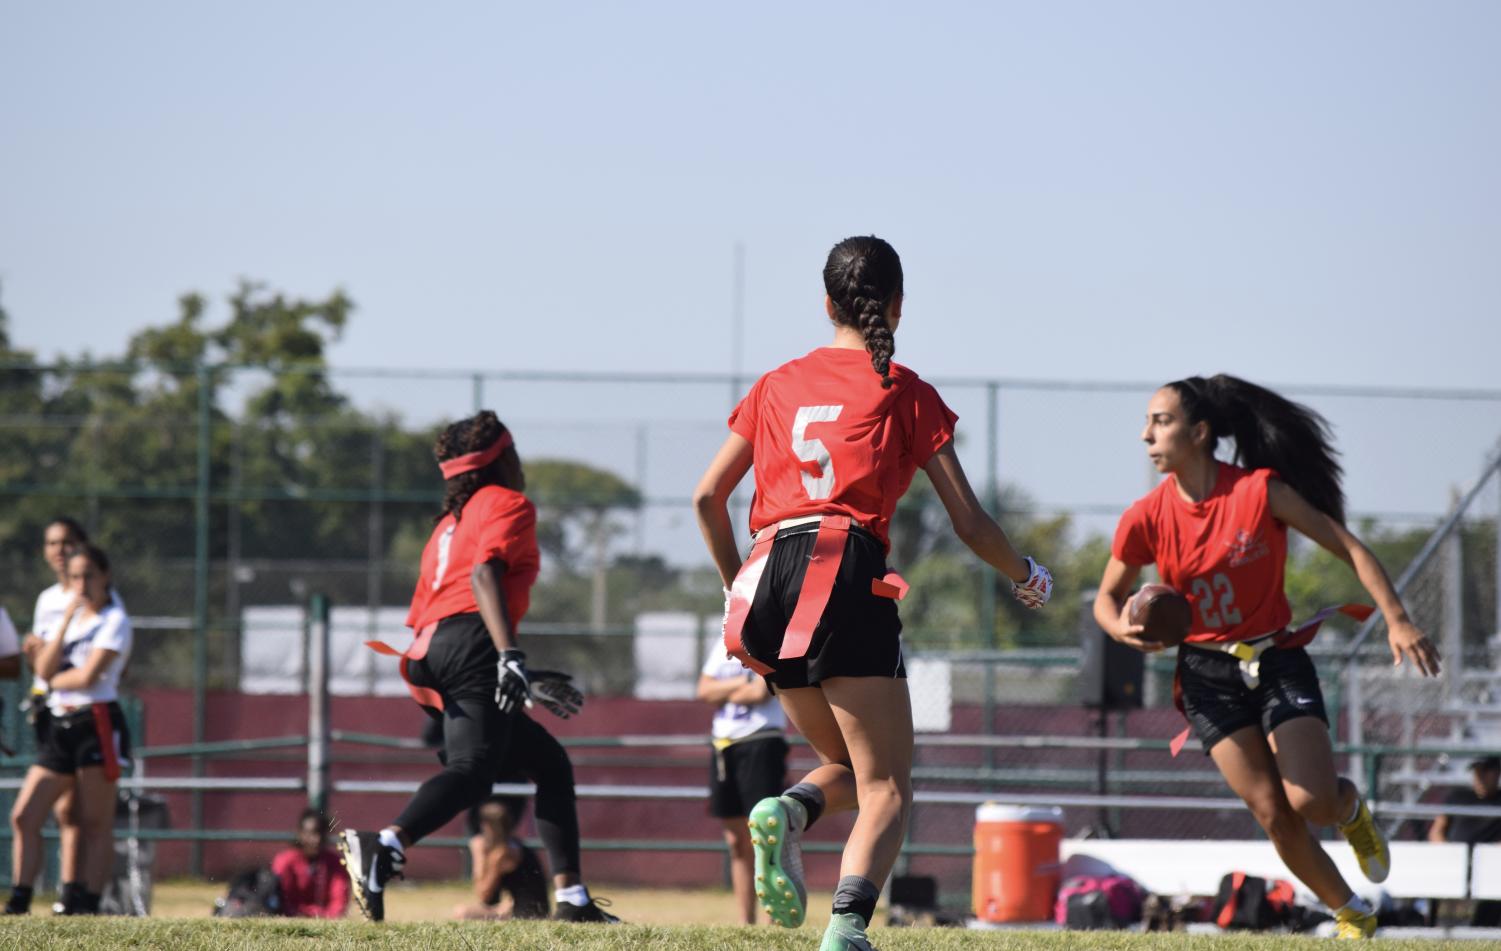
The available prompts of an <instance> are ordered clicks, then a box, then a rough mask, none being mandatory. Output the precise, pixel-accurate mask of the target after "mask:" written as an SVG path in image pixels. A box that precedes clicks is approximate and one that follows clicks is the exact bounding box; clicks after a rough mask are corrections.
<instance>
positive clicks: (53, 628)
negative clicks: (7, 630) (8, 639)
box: [0, 582, 125, 694]
mask: <svg viewBox="0 0 1501 951" xmlns="http://www.w3.org/2000/svg"><path fill="white" fill-rule="evenodd" d="M72 600H73V592H71V591H69V590H68V589H67V588H65V587H63V585H62V583H61V582H59V583H57V584H54V585H52V586H51V587H50V588H47V589H45V590H43V591H42V593H41V594H39V595H37V596H36V608H34V609H33V610H32V612H31V633H33V634H35V635H36V636H37V637H40V638H41V639H42V640H44V641H50V640H52V635H53V634H55V633H57V626H58V625H59V624H61V623H62V622H63V615H64V614H67V613H68V604H69V603H70V602H71V601H72ZM109 603H110V605H111V606H113V607H117V608H122V609H123V608H124V607H125V602H124V601H121V600H120V595H119V594H117V593H116V592H115V591H114V589H110V592H109ZM3 656H5V655H4V654H3V653H0V657H3ZM31 692H32V693H34V694H43V693H46V692H47V681H45V680H43V679H42V678H40V677H36V678H34V679H33V680H32V681H31Z"/></svg>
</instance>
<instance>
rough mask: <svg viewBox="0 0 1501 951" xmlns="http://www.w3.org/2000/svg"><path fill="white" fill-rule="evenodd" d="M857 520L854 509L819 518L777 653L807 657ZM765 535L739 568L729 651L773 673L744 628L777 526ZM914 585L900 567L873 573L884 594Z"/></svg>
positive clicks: (728, 619)
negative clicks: (755, 654) (753, 649)
mask: <svg viewBox="0 0 1501 951" xmlns="http://www.w3.org/2000/svg"><path fill="white" fill-rule="evenodd" d="M853 524H854V522H853V520H851V519H850V517H849V516H848V515H825V516H824V517H823V520H822V521H821V522H819V524H818V537H817V538H815V539H814V540H813V551H812V553H811V554H810V555H809V557H808V567H807V568H806V569H805V570H804V572H803V584H802V588H801V589H800V590H799V591H798V595H797V604H796V605H794V606H793V609H792V617H791V619H790V620H788V622H787V630H786V632H785V633H784V634H783V636H782V649H781V650H780V651H779V652H778V653H777V657H778V658H779V659H782V660H796V659H797V658H799V657H805V656H807V653H808V647H809V645H810V644H811V643H812V641H813V631H814V630H815V629H816V628H817V627H818V622H819V620H820V619H822V618H823V612H824V609H825V608H827V607H828V606H829V596H830V595H831V594H832V593H833V591H834V580H835V579H836V578H837V577H838V576H839V566H840V565H841V564H843V562H844V548H845V541H846V540H847V539H848V538H849V532H850V528H851V526H852V525H853ZM761 535H762V537H760V538H758V539H757V540H756V544H755V545H754V546H753V547H752V548H751V553H750V557H749V558H747V559H746V560H745V563H744V564H743V565H741V566H740V571H739V572H737V573H736V574H735V581H734V583H733V584H731V585H730V603H729V607H728V610H727V611H726V612H725V623H724V647H725V651H726V652H728V653H729V655H730V656H731V657H733V658H735V659H736V660H738V661H740V663H741V664H743V665H745V666H746V667H748V668H749V669H751V670H753V671H755V672H756V673H758V674H761V675H763V676H764V675H766V674H769V673H771V668H770V667H769V666H767V665H766V664H763V663H761V662H760V661H758V660H756V659H755V658H754V657H752V656H751V655H750V652H749V651H747V650H746V648H745V641H744V638H743V636H742V635H743V634H744V632H745V621H746V618H748V617H749V616H750V610H751V604H752V603H753V602H754V601H755V598H756V589H757V588H758V587H759V586H760V584H761V573H762V572H763V571H765V569H766V560H767V558H768V557H769V556H770V554H771V547H772V544H773V543H774V542H775V541H776V535H777V533H776V531H775V529H774V527H768V529H763V530H762V533H761ZM907 590H908V585H907V582H906V580H905V579H904V578H902V576H901V575H899V574H897V573H896V572H895V571H892V572H888V573H887V574H886V576H885V577H884V578H872V579H871V581H870V593H871V594H873V595H875V596H876V597H880V598H892V599H894V600H897V601H900V600H901V599H902V598H905V597H906V596H907Z"/></svg>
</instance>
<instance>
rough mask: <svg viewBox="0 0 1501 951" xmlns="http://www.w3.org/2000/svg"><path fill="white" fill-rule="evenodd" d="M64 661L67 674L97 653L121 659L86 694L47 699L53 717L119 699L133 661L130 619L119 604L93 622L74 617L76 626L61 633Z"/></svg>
mask: <svg viewBox="0 0 1501 951" xmlns="http://www.w3.org/2000/svg"><path fill="white" fill-rule="evenodd" d="M62 636H63V660H62V666H61V667H60V668H58V672H59V673H61V672H62V671H64V670H71V669H73V668H78V667H83V666H84V665H85V664H87V663H88V660H89V655H90V654H92V653H93V652H94V651H95V650H99V649H101V648H102V649H103V650H109V651H114V652H115V653H116V654H117V655H118V656H116V657H115V658H114V660H111V661H110V662H109V663H108V664H107V665H105V668H104V676H102V677H100V678H99V680H98V681H97V682H96V683H95V684H94V686H92V687H89V688H87V689H84V690H54V691H52V692H51V693H50V694H48V695H47V706H48V707H50V708H51V710H52V712H53V714H55V715H60V714H62V713H65V712H67V709H68V708H70V707H82V706H87V705H89V704H91V703H109V702H110V701H111V700H114V699H116V697H117V696H118V695H119V689H120V674H121V673H122V672H123V671H124V670H125V662H126V661H128V660H129V659H130V647H131V643H132V641H133V640H134V636H133V634H132V631H131V628H130V618H129V616H127V615H126V613H125V608H123V607H122V606H121V605H120V604H119V602H118V601H114V602H112V603H111V604H110V605H109V607H107V608H105V609H104V610H103V611H101V612H100V613H98V614H96V615H94V616H93V617H91V618H88V619H84V618H81V617H77V616H75V617H74V618H73V623H72V624H70V625H68V629H67V630H66V631H64V632H62Z"/></svg>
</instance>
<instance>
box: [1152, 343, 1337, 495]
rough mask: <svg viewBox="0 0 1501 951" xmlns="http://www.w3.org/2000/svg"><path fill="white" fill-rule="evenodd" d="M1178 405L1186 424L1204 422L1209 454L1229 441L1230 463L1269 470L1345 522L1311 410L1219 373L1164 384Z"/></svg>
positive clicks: (1325, 444)
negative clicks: (1232, 452)
mask: <svg viewBox="0 0 1501 951" xmlns="http://www.w3.org/2000/svg"><path fill="white" fill-rule="evenodd" d="M1167 385H1168V386H1169V387H1172V389H1173V390H1174V391H1175V392H1176V393H1177V394H1178V399H1179V400H1180V401H1182V403H1183V414H1184V415H1185V416H1186V417H1187V418H1188V422H1189V423H1190V424H1193V423H1197V422H1201V421H1202V422H1206V423H1208V424H1209V451H1210V453H1211V454H1212V453H1213V452H1214V447H1215V446H1216V445H1217V444H1218V443H1219V441H1220V439H1222V438H1228V439H1233V440H1235V460H1234V461H1235V462H1236V463H1237V464H1238V465H1241V466H1244V467H1245V468H1247V469H1275V470H1277V475H1278V476H1279V477H1280V478H1281V479H1282V481H1283V482H1286V483H1287V484H1288V485H1290V486H1292V487H1293V488H1294V489H1296V490H1297V492H1298V494H1299V495H1301V496H1303V498H1305V499H1307V500H1308V503H1309V504H1310V505H1312V506H1313V507H1314V508H1316V509H1318V510H1319V511H1320V512H1323V513H1324V514H1325V515H1328V516H1330V517H1331V518H1333V519H1334V520H1335V521H1337V522H1341V523H1343V522H1344V520H1345V493H1344V490H1343V489H1342V488H1341V487H1340V477H1341V475H1342V474H1343V471H1344V470H1343V469H1342V468H1341V467H1340V464H1339V453H1338V452H1337V451H1336V450H1335V448H1334V444H1333V439H1332V436H1331V435H1330V431H1329V421H1328V420H1326V419H1324V417H1323V416H1320V415H1319V414H1318V413H1317V412H1316V411H1314V410H1312V409H1309V408H1308V407H1307V406H1304V405H1303V404H1301V403H1294V402H1293V401H1292V400H1290V399H1288V398H1287V397H1285V396H1282V395H1281V394H1280V393H1274V392H1273V391H1271V390H1269V389H1267V388H1266V387H1264V386H1257V385H1256V384H1255V383H1250V382H1247V381H1246V380H1242V379H1241V378H1240V377H1236V376H1230V375H1229V374H1227V373H1219V374H1216V375H1214V376H1211V377H1209V378H1207V379H1206V378H1204V377H1202V376H1191V377H1187V378H1185V379H1182V380H1175V381H1173V382H1172V383H1169V384H1167Z"/></svg>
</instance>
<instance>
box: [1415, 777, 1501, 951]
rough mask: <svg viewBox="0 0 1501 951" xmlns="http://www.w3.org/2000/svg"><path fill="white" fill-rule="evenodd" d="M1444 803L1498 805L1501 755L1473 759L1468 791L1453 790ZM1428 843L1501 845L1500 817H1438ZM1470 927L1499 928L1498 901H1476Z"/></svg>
mask: <svg viewBox="0 0 1501 951" xmlns="http://www.w3.org/2000/svg"><path fill="white" fill-rule="evenodd" d="M1445 804H1446V805H1450V806H1501V756H1484V757H1481V758H1479V759H1475V760H1472V761H1471V762H1470V788H1469V789H1456V790H1454V791H1453V792H1451V793H1450V794H1449V798H1448V799H1447V800H1445ZM1428 841H1429V842H1463V843H1465V844H1466V845H1479V844H1481V843H1484V842H1501V816H1439V817H1438V818H1437V819H1435V820H1433V825H1432V826H1430V827H1429V829H1428ZM1470 924H1471V925H1472V926H1473V927H1476V928H1496V927H1501V901H1477V902H1476V903H1475V912H1474V915H1473V916H1472V917H1471V919H1470Z"/></svg>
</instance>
